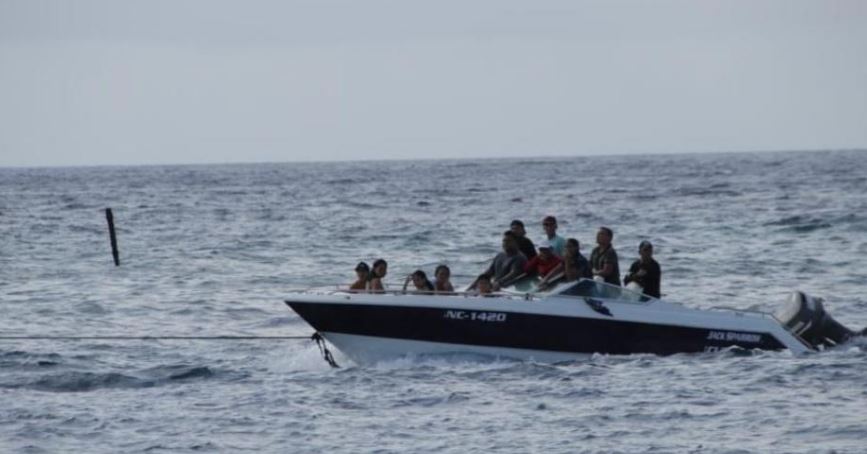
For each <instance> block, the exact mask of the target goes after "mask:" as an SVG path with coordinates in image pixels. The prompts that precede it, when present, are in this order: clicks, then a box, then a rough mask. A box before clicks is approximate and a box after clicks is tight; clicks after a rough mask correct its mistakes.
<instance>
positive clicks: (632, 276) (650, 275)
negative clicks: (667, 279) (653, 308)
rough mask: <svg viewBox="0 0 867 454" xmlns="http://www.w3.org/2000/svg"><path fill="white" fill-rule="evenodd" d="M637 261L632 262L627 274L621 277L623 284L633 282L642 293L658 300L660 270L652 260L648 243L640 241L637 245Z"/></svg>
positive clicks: (651, 251) (651, 252) (651, 250)
mask: <svg viewBox="0 0 867 454" xmlns="http://www.w3.org/2000/svg"><path fill="white" fill-rule="evenodd" d="M638 256H639V259H638V260H636V261H634V262H632V265H631V266H630V267H629V272H628V273H626V276H624V277H623V283H624V284H629V283H630V282H635V283H636V284H638V285H640V286H641V288H642V289H643V290H642V291H643V293H644V294H645V295H648V296H652V297H654V298H659V296H660V291H659V283H660V281H661V280H662V270H661V269H660V268H659V263H657V262H656V260H654V259H653V245H652V244H650V241H642V242H641V244H639V245H638Z"/></svg>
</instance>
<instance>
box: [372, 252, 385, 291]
mask: <svg viewBox="0 0 867 454" xmlns="http://www.w3.org/2000/svg"><path fill="white" fill-rule="evenodd" d="M386 273H388V263H387V262H386V261H385V260H383V259H376V261H375V262H373V270H372V271H371V272H370V282H368V283H367V284H368V285H367V289H368V290H370V291H371V292H372V293H383V292H385V286H384V285H383V283H382V279H383V278H384V277H385V275H386Z"/></svg>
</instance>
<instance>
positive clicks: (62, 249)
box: [0, 152, 867, 453]
mask: <svg viewBox="0 0 867 454" xmlns="http://www.w3.org/2000/svg"><path fill="white" fill-rule="evenodd" d="M106 207H111V208H113V210H114V217H115V221H116V223H117V226H118V241H119V245H120V251H121V262H122V265H121V266H120V267H114V265H113V263H112V260H111V255H110V249H109V241H108V235H107V228H106V221H105V217H104V212H103V210H104V208H106ZM548 214H553V215H556V216H557V217H558V219H559V221H560V233H561V234H562V235H563V236H565V237H575V238H577V239H579V240H580V241H581V243H582V245H583V246H582V249H583V250H584V251H585V252H588V251H589V248H590V247H591V245H592V242H593V240H594V237H595V236H594V235H595V231H596V229H597V228H598V227H599V226H601V225H606V226H609V227H611V228H613V229H614V231H615V238H614V243H615V247H616V248H617V249H618V251H619V254H620V257H621V269H624V268H625V267H626V266H628V263H629V262H631V261H632V260H634V259H635V258H636V256H637V245H638V243H639V241H641V240H643V239H648V240H650V241H652V242H653V243H654V244H655V246H656V256H657V259H658V260H659V262H660V264H661V266H662V269H663V283H662V292H663V293H664V294H665V295H666V298H668V299H670V300H672V301H677V302H682V303H684V304H687V305H690V306H697V307H713V306H730V307H737V308H751V309H758V310H765V311H774V310H776V309H777V308H778V307H779V306H780V305H781V304H782V302H783V301H784V299H785V297H786V295H787V294H788V293H789V292H790V291H792V290H794V289H800V290H803V291H805V292H806V293H808V294H811V295H815V296H820V297H822V298H825V300H826V304H827V306H828V307H829V310H830V311H831V312H832V313H833V315H834V316H835V318H837V319H838V320H839V321H841V322H842V323H843V324H845V325H847V326H850V327H852V328H858V329H861V328H863V327H864V326H865V325H867V153H863V152H810V153H801V152H798V153H795V152H790V153H787V152H780V153H759V154H707V155H704V154H703V155H660V156H620V157H585V158H568V159H562V158H557V159H554V158H551V159H510V160H493V159H491V160H455V161H401V162H349V163H301V164H292V163H282V164H250V165H191V166H164V167H163V166H150V167H88V168H32V169H24V168H6V169H0V313H2V314H3V317H2V325H0V336H7V337H8V336H109V335H126V336H164V335H176V336H211V335H249V336H282V335H307V334H310V333H311V329H310V328H309V327H308V326H307V325H306V324H305V323H304V322H303V321H302V320H300V319H299V318H298V317H297V316H296V315H295V314H293V313H291V312H290V311H289V310H288V309H287V308H286V307H285V305H283V304H282V297H283V296H285V295H286V294H287V293H289V292H291V291H293V290H297V289H301V288H307V287H322V286H333V285H335V284H338V283H341V284H346V283H348V282H350V281H351V280H352V278H353V274H354V273H353V272H352V269H353V267H354V265H355V263H357V262H358V261H359V260H366V261H368V262H370V261H371V260H373V259H375V258H378V257H384V258H386V259H387V260H388V261H389V263H390V268H389V273H390V274H389V276H388V278H387V280H388V281H390V283H391V285H400V283H402V280H403V277H404V276H405V275H406V274H407V273H409V272H411V271H413V270H415V269H416V268H418V267H422V268H424V269H425V270H426V271H428V272H429V273H432V272H433V268H434V266H435V265H436V264H437V263H447V264H449V265H450V266H451V267H452V270H453V273H454V275H455V279H454V280H455V281H456V283H457V284H465V283H467V282H468V281H469V280H470V277H471V276H473V275H475V274H478V273H479V272H480V271H481V270H482V269H483V268H484V267H485V265H486V262H487V260H489V259H490V257H491V256H492V255H493V254H494V253H495V252H497V250H498V247H499V242H500V234H501V233H502V231H503V230H505V229H507V228H508V225H509V222H510V221H511V220H512V219H523V220H524V222H525V223H526V225H527V230H528V234H529V236H530V238H531V239H533V240H534V241H538V240H540V239H541V238H542V235H543V232H542V227H541V219H542V218H543V217H544V216H545V215H548ZM337 360H338V362H339V363H341V364H342V365H343V366H344V367H342V368H340V369H332V368H330V367H328V365H327V364H326V363H325V362H324V361H322V359H321V357H320V355H319V351H318V350H317V348H316V346H315V345H313V344H312V343H310V342H308V341H303V340H281V341H275V340H222V341H207V340H146V341H142V340H10V339H5V340H0V452H3V453H6V452H27V453H43V452H45V453H53V452H90V453H117V452H151V453H158V452H244V451H253V452H274V453H285V452H432V451H443V452H454V453H466V452H479V453H481V452H484V453H488V452H548V453H554V452H564V453H571V452H714V453H715V452H731V453H734V452H853V453H857V452H867V413H865V409H867V342H865V341H861V340H857V341H853V342H850V343H848V344H845V345H842V346H838V347H836V348H833V349H831V350H830V351H826V352H822V353H816V354H809V355H805V356H800V357H796V356H793V355H791V354H789V353H786V352H748V351H725V352H719V353H713V354H699V355H674V356H670V357H656V356H650V355H638V356H604V355H597V356H594V357H593V358H591V359H589V360H585V361H578V362H574V363H569V364H558V365H546V364H535V363H525V362H513V361H506V360H501V359H492V358H466V357H461V358H422V359H419V358H406V359H400V360H395V361H392V362H387V363H381V364H376V365H373V366H365V367H357V366H354V365H352V363H351V362H349V360H347V359H346V358H344V357H342V356H341V355H340V354H337Z"/></svg>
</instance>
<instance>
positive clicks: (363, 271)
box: [349, 262, 370, 292]
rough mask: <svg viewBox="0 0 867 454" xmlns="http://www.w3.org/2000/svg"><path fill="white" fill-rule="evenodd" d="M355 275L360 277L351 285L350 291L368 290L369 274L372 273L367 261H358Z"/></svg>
mask: <svg viewBox="0 0 867 454" xmlns="http://www.w3.org/2000/svg"><path fill="white" fill-rule="evenodd" d="M355 275H356V276H357V277H358V279H356V280H355V282H353V283H352V285H350V286H349V291H350V292H360V291H365V290H367V282H368V276H369V275H370V267H369V266H367V263H364V262H358V265H355Z"/></svg>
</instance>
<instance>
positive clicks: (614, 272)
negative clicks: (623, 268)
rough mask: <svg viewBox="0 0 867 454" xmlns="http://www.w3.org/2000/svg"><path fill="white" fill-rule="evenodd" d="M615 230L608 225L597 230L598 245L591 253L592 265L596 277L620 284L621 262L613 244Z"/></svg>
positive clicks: (613, 283)
mask: <svg viewBox="0 0 867 454" xmlns="http://www.w3.org/2000/svg"><path fill="white" fill-rule="evenodd" d="M613 239H614V232H613V231H612V230H611V229H609V228H608V227H599V231H598V232H596V244H598V246H596V247H595V248H593V252H592V253H591V254H590V267H591V269H592V271H593V277H594V278H597V277H599V278H601V279H602V280H603V281H604V282H607V283H609V284H611V285H620V264H619V262H618V260H617V251H615V250H614V246H612V245H611V241H612V240H613Z"/></svg>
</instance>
